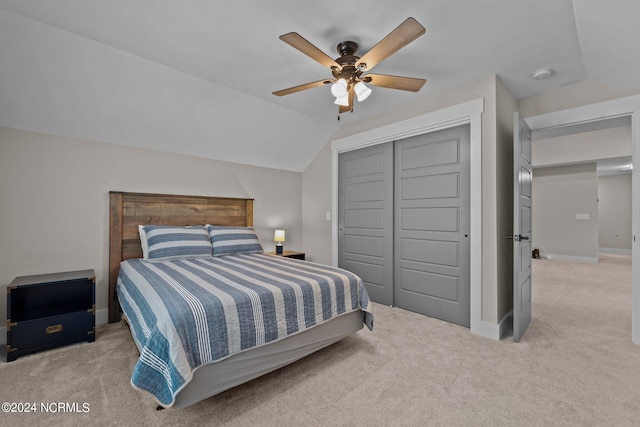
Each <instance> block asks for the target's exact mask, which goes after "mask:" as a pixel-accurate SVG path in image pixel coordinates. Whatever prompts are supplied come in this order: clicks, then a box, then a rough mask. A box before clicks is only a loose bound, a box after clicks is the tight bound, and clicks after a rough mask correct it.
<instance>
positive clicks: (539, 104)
mask: <svg viewBox="0 0 640 427" xmlns="http://www.w3.org/2000/svg"><path fill="white" fill-rule="evenodd" d="M638 93H640V91H638V90H631V89H626V88H620V87H615V86H609V85H605V84H602V83H595V82H589V81H585V82H581V83H576V84H573V85H570V86H565V87H563V88H560V89H557V90H554V91H550V92H546V93H542V94H540V95H534V96H530V97H527V98H522V99H519V100H518V111H520V114H521V115H522V116H523V117H531V116H537V115H539V114H546V113H552V112H556V111H561V110H566V109H568V108H575V107H581V106H583V105H589V104H595V103H598V102H604V101H610V100H612V99H618V98H624V97H626V96H631V95H637V94H638Z"/></svg>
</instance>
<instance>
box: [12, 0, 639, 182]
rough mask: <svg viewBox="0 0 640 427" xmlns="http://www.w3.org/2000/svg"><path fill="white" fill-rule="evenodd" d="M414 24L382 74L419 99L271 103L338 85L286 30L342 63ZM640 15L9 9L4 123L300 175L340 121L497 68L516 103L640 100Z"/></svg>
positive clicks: (150, 2)
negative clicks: (418, 84) (561, 97)
mask: <svg viewBox="0 0 640 427" xmlns="http://www.w3.org/2000/svg"><path fill="white" fill-rule="evenodd" d="M409 16H412V17H414V18H415V19H416V20H417V21H418V22H420V23H421V24H422V25H423V26H424V27H426V29H427V32H426V34H425V35H423V36H422V37H420V38H418V39H417V40H416V41H414V42H412V43H411V44H409V45H408V46H406V47H405V48H403V49H401V50H400V51H399V52H397V53H395V54H394V55H392V56H390V57H389V58H388V59H386V60H385V61H384V62H382V63H381V64H380V65H378V66H377V67H376V70H375V72H376V73H380V74H392V75H401V76H412V77H420V78H426V79H427V83H426V85H425V86H424V87H423V89H422V90H421V91H420V92H418V93H411V92H404V91H397V90H391V89H385V88H376V87H374V88H373V94H372V95H371V96H370V97H369V98H368V99H367V100H366V101H364V102H362V103H357V102H356V105H355V110H354V112H353V113H345V114H342V115H340V120H339V121H338V120H337V117H338V111H337V107H336V106H335V105H334V104H333V97H332V96H331V94H330V90H329V88H328V87H318V88H314V89H310V90H307V91H304V92H299V93H296V94H292V95H288V96H284V97H276V96H274V95H272V92H273V91H275V90H279V89H284V88H287V87H290V86H295V85H298V84H302V83H307V82H310V81H315V80H320V79H323V78H329V77H331V74H330V71H329V70H328V69H326V68H323V67H322V66H321V65H320V64H319V63H317V62H315V61H313V60H312V59H310V58H309V57H307V56H305V55H303V54H302V53H300V52H299V51H297V50H295V49H293V48H292V47H291V46H289V45H287V44H285V43H283V42H282V41H280V40H279V39H278V36H280V35H281V34H284V33H288V32H291V31H295V32H298V33H300V34H301V35H302V36H303V37H305V38H306V39H307V40H309V41H310V42H312V43H313V44H315V45H316V46H317V47H319V48H320V49H321V50H323V51H324V52H325V53H327V54H329V55H330V56H331V57H334V58H335V57H338V56H339V55H338V53H337V52H336V45H337V44H338V43H339V42H341V41H345V40H353V41H356V42H357V43H359V44H360V51H359V53H360V54H363V53H365V52H366V51H368V50H369V49H370V48H371V47H373V46H374V45H375V44H376V43H377V42H378V41H379V40H380V39H381V38H382V37H384V36H385V35H386V34H388V33H389V32H390V31H391V30H393V29H394V28H395V27H396V26H397V25H399V24H400V23H401V22H402V21H403V20H404V19H406V18H407V17H409ZM639 20H640V2H638V1H637V0H607V1H606V2H604V1H601V0H573V1H571V0H518V1H514V0H482V1H478V0H455V1H452V0H430V1H424V0H395V1H393V2H390V1H384V2H383V1H379V2H376V1H374V2H365V3H362V2H345V1H335V0H325V1H317V2H300V1H294V0H270V1H252V2H246V1H245V2H243V1H236V2H212V1H209V0H183V1H168V0H109V1H104V0H102V1H98V0H56V1H45V0H0V126H7V127H14V128H19V129H27V130H34V131H39V132H45V133H51V134H56V135H64V136H71V137H77V138H83V139H90V140H96V141H103V142H110V143H116V144H124V145H132V146H137V147H144V148H152V149H158V150H164V151H169V152H176V153H184V154H189V155H194V156H201V157H205V158H213V159H219V160H225V161H232V162H239V163H245V164H253V165H259V166H266V167H274V168H278V169H286V170H293V171H302V170H304V169H305V168H306V166H307V165H308V164H309V162H310V161H311V160H312V159H313V157H314V156H315V155H316V154H317V152H318V151H319V150H320V149H321V148H322V147H323V146H324V144H326V142H327V141H328V140H330V138H331V136H332V135H333V134H334V133H335V132H336V130H337V129H338V127H339V126H341V125H344V124H345V123H352V122H354V121H358V120H362V119H364V118H367V117H372V116H374V115H377V114H381V113H384V112H385V111H388V110H390V109H394V108H398V107H401V106H402V105H403V104H405V103H408V102H416V101H417V100H419V99H420V98H422V97H429V96H432V95H433V94H435V93H438V92H441V91H443V90H447V89H451V88H454V87H458V86H461V85H463V84H465V83H468V82H471V81H475V80H479V79H482V78H485V77H487V76H490V75H492V74H496V75H498V76H499V78H500V79H501V80H502V81H503V82H504V83H505V85H506V86H507V88H508V89H509V90H510V91H511V93H512V94H513V95H514V96H515V97H516V98H518V99H520V98H523V97H527V96H531V95H535V94H540V93H543V92H546V91H549V90H553V89H557V88H560V87H563V86H566V85H570V84H574V83H577V82H582V81H593V82H599V83H604V84H608V85H614V86H619V87H624V88H630V89H633V90H640V44H639V43H638V40H640V26H639V25H638V21H639ZM541 67H551V68H552V69H553V70H554V74H553V75H552V76H551V77H550V78H548V79H545V80H534V79H532V78H531V73H532V72H533V71H534V70H536V69H538V68H541Z"/></svg>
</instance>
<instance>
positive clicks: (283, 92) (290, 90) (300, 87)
mask: <svg viewBox="0 0 640 427" xmlns="http://www.w3.org/2000/svg"><path fill="white" fill-rule="evenodd" d="M332 81H333V80H328V79H324V80H318V81H317V82H311V83H305V84H303V85H298V86H294V87H290V88H288V89H282V90H278V91H276V92H273V94H274V95H276V96H284V95H289V94H291V93H296V92H300V91H302V90H307V89H311V88H314V87H318V86H323V85H327V84H329V83H331V82H332Z"/></svg>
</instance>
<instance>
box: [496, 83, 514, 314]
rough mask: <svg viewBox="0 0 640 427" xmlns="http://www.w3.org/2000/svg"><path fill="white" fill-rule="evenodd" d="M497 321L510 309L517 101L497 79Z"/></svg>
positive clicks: (511, 300) (511, 296)
mask: <svg viewBox="0 0 640 427" xmlns="http://www.w3.org/2000/svg"><path fill="white" fill-rule="evenodd" d="M496 99H497V101H496V194H497V196H496V197H497V198H496V206H497V220H496V228H495V233H496V242H497V259H498V264H497V273H496V274H497V277H498V279H497V280H498V286H497V294H496V299H497V307H496V309H497V320H498V321H500V320H502V318H504V316H506V315H507V314H509V312H510V311H511V309H512V307H513V241H512V240H507V239H506V238H505V237H506V236H508V235H512V234H513V184H514V180H513V125H514V122H513V120H514V113H515V112H516V111H517V110H518V102H517V101H516V99H515V98H514V97H513V95H511V93H510V92H509V91H508V90H507V88H506V87H505V86H504V84H503V83H502V81H501V80H500V79H498V80H497V86H496Z"/></svg>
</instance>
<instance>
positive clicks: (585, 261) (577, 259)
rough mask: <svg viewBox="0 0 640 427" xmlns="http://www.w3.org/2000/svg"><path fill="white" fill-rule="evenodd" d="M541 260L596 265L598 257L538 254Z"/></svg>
mask: <svg viewBox="0 0 640 427" xmlns="http://www.w3.org/2000/svg"><path fill="white" fill-rule="evenodd" d="M540 258H541V259H554V260H560V261H572V262H581V263H583V264H597V263H598V257H586V256H572V255H561V254H540Z"/></svg>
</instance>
